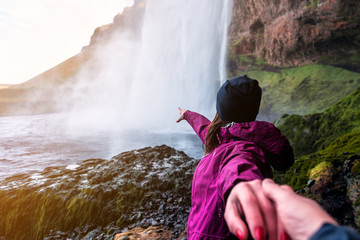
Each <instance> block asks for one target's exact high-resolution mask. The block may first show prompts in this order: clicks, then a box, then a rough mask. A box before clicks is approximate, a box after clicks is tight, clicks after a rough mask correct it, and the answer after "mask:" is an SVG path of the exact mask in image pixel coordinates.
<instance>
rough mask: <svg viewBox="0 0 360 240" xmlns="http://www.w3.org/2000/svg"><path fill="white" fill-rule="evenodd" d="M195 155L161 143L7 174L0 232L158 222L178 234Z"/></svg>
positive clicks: (48, 234) (33, 235)
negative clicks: (32, 171) (30, 172)
mask: <svg viewBox="0 0 360 240" xmlns="http://www.w3.org/2000/svg"><path fill="white" fill-rule="evenodd" d="M197 162H198V160H196V159H193V158H190V157H188V156H187V155H186V154H185V153H184V152H182V151H177V150H175V149H173V148H170V147H168V146H165V145H162V146H157V147H148V148H143V149H139V150H133V151H128V152H124V153H121V154H119V155H117V156H115V157H113V158H112V159H110V160H103V159H90V160H86V161H84V162H82V163H81V164H79V166H77V167H76V166H74V167H73V168H71V167H49V168H47V169H45V170H44V171H43V172H41V173H38V174H33V175H28V174H22V175H17V176H13V177H11V178H8V179H5V180H4V181H2V182H0V186H1V189H0V214H1V218H0V237H1V236H3V237H5V239H14V238H16V239H43V238H45V239H65V238H68V239H82V238H84V237H85V238H84V239H112V237H113V236H114V235H115V234H116V233H119V232H121V231H124V230H126V229H128V228H133V227H135V226H140V227H143V228H146V227H148V226H150V225H162V226H164V227H165V228H166V229H170V230H173V231H174V237H177V236H178V235H179V234H180V233H181V232H182V231H183V230H184V229H185V226H186V221H187V216H188V213H189V210H190V197H191V196H190V192H191V191H190V188H191V181H192V175H193V170H194V168H195V166H196V164H197ZM155 223H156V224H155ZM95 236H96V237H95Z"/></svg>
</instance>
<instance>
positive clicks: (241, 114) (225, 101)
mask: <svg viewBox="0 0 360 240" xmlns="http://www.w3.org/2000/svg"><path fill="white" fill-rule="evenodd" d="M260 101H261V88H260V86H259V83H258V81H257V80H255V79H251V78H249V77H248V76H246V75H242V76H238V77H235V78H232V79H230V80H227V81H226V82H225V83H224V84H223V85H222V86H221V87H220V89H219V91H218V93H217V99H216V111H217V113H218V115H219V117H220V118H221V119H222V120H224V121H232V122H250V121H254V120H255V119H256V116H257V114H258V113H259V107H260Z"/></svg>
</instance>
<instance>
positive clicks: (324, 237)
mask: <svg viewBox="0 0 360 240" xmlns="http://www.w3.org/2000/svg"><path fill="white" fill-rule="evenodd" d="M328 239H337V240H359V239H360V234H359V233H357V232H355V231H354V230H352V229H351V228H349V227H345V226H335V225H333V224H330V223H325V224H324V225H322V226H321V228H320V229H319V230H318V231H317V232H316V233H315V234H314V235H313V236H312V237H311V238H310V240H328Z"/></svg>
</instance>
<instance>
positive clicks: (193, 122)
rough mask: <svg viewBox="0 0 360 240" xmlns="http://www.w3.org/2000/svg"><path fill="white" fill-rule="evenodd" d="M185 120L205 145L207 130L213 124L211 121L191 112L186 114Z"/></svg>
mask: <svg viewBox="0 0 360 240" xmlns="http://www.w3.org/2000/svg"><path fill="white" fill-rule="evenodd" d="M184 118H185V120H186V121H187V122H188V123H189V124H190V126H191V127H192V128H193V129H194V131H195V133H196V134H197V135H198V136H199V138H200V139H201V141H202V142H203V143H204V144H205V140H206V134H207V129H208V126H209V124H210V123H211V122H210V120H209V119H207V118H206V117H204V116H203V115H201V114H198V113H196V112H191V111H189V110H187V111H186V112H185V113H184Z"/></svg>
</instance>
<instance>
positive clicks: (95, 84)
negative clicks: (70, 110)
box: [72, 0, 232, 131]
mask: <svg viewBox="0 0 360 240" xmlns="http://www.w3.org/2000/svg"><path fill="white" fill-rule="evenodd" d="M231 11H232V0H196V1H193V0H182V1H178V0H166V1H163V0H148V1H147V3H146V8H145V14H144V20H143V26H142V29H141V34H139V37H136V38H134V36H132V35H131V34H129V32H126V31H124V32H119V33H115V34H114V36H113V37H112V41H110V43H109V44H107V45H106V46H105V47H103V48H101V50H100V51H98V52H97V68H98V71H96V72H91V74H90V73H89V71H83V72H82V74H81V75H80V77H81V78H82V79H83V80H84V81H81V82H82V83H83V84H80V85H78V87H77V88H76V90H77V91H75V93H76V94H77V95H79V96H81V97H82V98H81V101H80V100H79V101H78V102H79V103H80V102H81V103H82V104H78V105H77V106H78V107H77V108H76V111H74V113H75V115H74V117H73V118H72V122H74V120H76V122H77V123H80V125H81V126H82V127H85V126H86V127H89V126H90V127H91V128H92V129H94V128H97V129H99V128H100V129H101V130H104V129H108V130H111V131H114V130H115V129H119V128H120V129H139V128H147V129H158V130H161V129H162V130H164V129H174V128H176V127H177V126H174V122H175V120H176V118H177V117H178V116H177V114H178V113H177V107H178V106H180V107H183V108H184V109H191V110H194V111H199V112H201V113H203V114H205V115H206V116H208V117H209V118H212V116H213V115H214V112H215V107H214V106H215V105H214V103H215V95H216V91H217V89H218V88H219V86H220V84H221V82H223V81H224V80H225V78H226V72H225V54H226V44H227V28H228V25H229V23H230V20H231ZM84 86H86V91H84ZM84 92H86V94H87V95H86V101H84V99H85V98H84V96H83V95H82V94H83V93H84ZM79 106H80V107H79Z"/></svg>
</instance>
